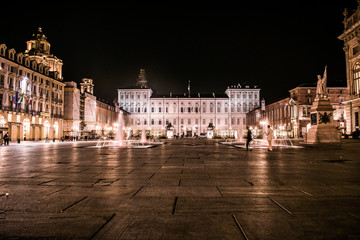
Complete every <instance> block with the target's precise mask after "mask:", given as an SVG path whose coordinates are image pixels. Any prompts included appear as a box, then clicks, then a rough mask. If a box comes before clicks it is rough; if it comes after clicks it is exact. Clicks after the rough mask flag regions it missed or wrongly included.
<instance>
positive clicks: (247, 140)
mask: <svg viewBox="0 0 360 240" xmlns="http://www.w3.org/2000/svg"><path fill="white" fill-rule="evenodd" d="M246 129H247V135H246V151H249V145H250V142H251V140H252V132H251V130H250V128H249V127H246ZM250 150H251V149H250Z"/></svg>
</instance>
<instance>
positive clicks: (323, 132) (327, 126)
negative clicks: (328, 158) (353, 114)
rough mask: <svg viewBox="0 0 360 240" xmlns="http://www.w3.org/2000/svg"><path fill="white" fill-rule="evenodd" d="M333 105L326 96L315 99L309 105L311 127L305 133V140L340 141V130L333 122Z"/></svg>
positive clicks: (318, 141)
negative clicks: (310, 105)
mask: <svg viewBox="0 0 360 240" xmlns="http://www.w3.org/2000/svg"><path fill="white" fill-rule="evenodd" d="M333 111H334V109H333V107H332V106H331V104H330V101H329V99H328V98H320V99H315V101H314V103H313V105H312V107H311V112H310V113H311V114H310V116H311V128H310V130H309V132H308V133H307V135H306V142H307V143H311V144H318V143H340V132H339V131H338V130H337V129H336V127H335V126H334V123H333Z"/></svg>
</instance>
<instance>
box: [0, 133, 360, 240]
mask: <svg viewBox="0 0 360 240" xmlns="http://www.w3.org/2000/svg"><path fill="white" fill-rule="evenodd" d="M95 145H96V143H95V142H78V143H31V144H27V143H21V144H14V143H13V144H11V145H10V146H9V147H4V146H3V147H1V148H0V238H1V239H8V238H12V239H17V238H27V239H45V238H46V239H49V238H50V239H51V238H53V239H55V238H56V239H74V238H75V239H250V240H252V239H359V238H360V228H359V226H360V157H359V156H360V143H359V142H358V143H356V142H343V144H342V145H341V146H331V147H329V146H319V147H305V148H275V151H274V152H268V151H267V150H266V149H254V150H253V151H249V152H247V151H245V150H244V149H241V148H235V147H232V146H229V145H222V144H218V143H217V142H215V141H213V140H199V139H198V140H195V139H192V140H172V141H167V143H166V144H164V145H160V146H157V147H155V148H148V149H125V148H91V146H95Z"/></svg>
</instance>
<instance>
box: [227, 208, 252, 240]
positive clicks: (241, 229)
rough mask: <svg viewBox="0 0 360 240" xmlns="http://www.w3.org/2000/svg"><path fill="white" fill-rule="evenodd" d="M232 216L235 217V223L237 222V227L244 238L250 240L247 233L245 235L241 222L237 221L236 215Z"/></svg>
mask: <svg viewBox="0 0 360 240" xmlns="http://www.w3.org/2000/svg"><path fill="white" fill-rule="evenodd" d="M231 216H232V217H233V219H234V221H235V223H236V226H237V227H238V228H239V230H240V232H241V234H242V235H243V236H244V238H245V239H246V240H249V238H248V237H247V236H246V233H245V231H244V229H243V228H242V226H241V225H240V223H239V221H238V220H237V218H236V216H235V214H231Z"/></svg>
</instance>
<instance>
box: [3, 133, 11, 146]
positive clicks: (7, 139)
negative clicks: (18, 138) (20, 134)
mask: <svg viewBox="0 0 360 240" xmlns="http://www.w3.org/2000/svg"><path fill="white" fill-rule="evenodd" d="M9 140H10V139H9V134H8V133H6V134H5V135H4V145H5V146H6V145H8V146H9Z"/></svg>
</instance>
